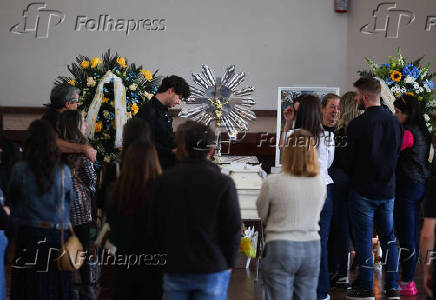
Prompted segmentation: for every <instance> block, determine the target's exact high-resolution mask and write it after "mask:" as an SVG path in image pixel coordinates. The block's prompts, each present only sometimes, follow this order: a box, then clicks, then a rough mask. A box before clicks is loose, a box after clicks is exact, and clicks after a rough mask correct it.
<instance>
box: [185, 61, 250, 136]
mask: <svg viewBox="0 0 436 300" xmlns="http://www.w3.org/2000/svg"><path fill="white" fill-rule="evenodd" d="M201 68H202V71H201V73H193V74H192V79H193V81H194V83H195V84H196V87H194V86H191V87H190V88H191V97H189V98H188V99H187V100H186V101H185V102H186V103H187V104H188V105H186V106H185V107H184V108H183V109H182V110H181V111H180V112H179V117H182V118H190V119H192V120H194V121H196V122H200V123H203V124H205V125H209V124H211V123H212V125H215V126H216V128H219V127H224V128H225V129H226V131H227V133H228V134H229V136H236V134H237V133H238V132H241V131H243V132H245V131H247V130H248V122H247V121H252V120H255V119H256V115H255V114H254V112H253V111H251V107H252V106H253V105H254V104H256V102H255V101H254V99H253V97H252V95H253V92H254V87H251V86H248V87H246V88H242V89H237V87H238V86H239V85H240V84H241V83H242V82H243V81H244V80H245V73H244V72H241V73H237V72H236V70H235V66H234V65H231V66H230V67H228V68H227V69H226V72H225V73H224V76H223V77H222V78H221V77H215V76H214V74H213V72H212V70H211V69H210V68H209V67H208V66H206V65H202V66H201Z"/></svg>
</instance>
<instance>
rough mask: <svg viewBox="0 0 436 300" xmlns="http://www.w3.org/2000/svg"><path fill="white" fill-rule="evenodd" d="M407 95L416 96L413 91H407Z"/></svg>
mask: <svg viewBox="0 0 436 300" xmlns="http://www.w3.org/2000/svg"><path fill="white" fill-rule="evenodd" d="M405 95H409V96H415V94H414V93H412V92H407V93H406V94H405Z"/></svg>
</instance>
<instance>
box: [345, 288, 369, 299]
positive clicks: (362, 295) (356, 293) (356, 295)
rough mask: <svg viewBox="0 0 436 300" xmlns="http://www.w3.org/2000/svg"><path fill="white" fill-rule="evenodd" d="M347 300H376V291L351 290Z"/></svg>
mask: <svg viewBox="0 0 436 300" xmlns="http://www.w3.org/2000/svg"><path fill="white" fill-rule="evenodd" d="M347 299H356V300H375V298H374V291H372V290H362V289H356V288H353V289H351V290H348V292H347Z"/></svg>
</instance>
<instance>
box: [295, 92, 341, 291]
mask: <svg viewBox="0 0 436 300" xmlns="http://www.w3.org/2000/svg"><path fill="white" fill-rule="evenodd" d="M300 97H302V101H300V103H301V104H300V106H299V108H298V111H297V116H296V120H295V129H304V130H307V131H309V132H310V133H311V134H312V135H313V136H314V138H315V143H316V150H317V153H318V161H319V169H320V175H321V177H322V179H323V180H324V184H326V186H327V196H326V200H325V203H324V207H323V209H322V211H321V215H320V221H319V227H320V230H319V233H320V237H321V264H320V269H319V280H318V299H329V298H330V296H329V294H328V292H329V289H330V278H329V270H328V255H327V242H328V236H329V232H330V223H331V218H332V214H333V201H332V190H331V189H332V184H331V183H333V180H332V178H331V177H330V176H329V174H328V171H327V170H328V169H329V168H330V166H331V164H332V163H333V160H334V153H335V144H334V141H335V139H334V133H333V132H328V131H325V130H324V129H323V128H322V124H321V100H320V99H319V97H317V96H314V95H302V96H300Z"/></svg>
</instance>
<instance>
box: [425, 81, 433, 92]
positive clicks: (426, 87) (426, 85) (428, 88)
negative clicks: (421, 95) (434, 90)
mask: <svg viewBox="0 0 436 300" xmlns="http://www.w3.org/2000/svg"><path fill="white" fill-rule="evenodd" d="M424 89H425V91H426V92H427V93H431V89H430V87H429V86H428V84H427V83H424Z"/></svg>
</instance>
